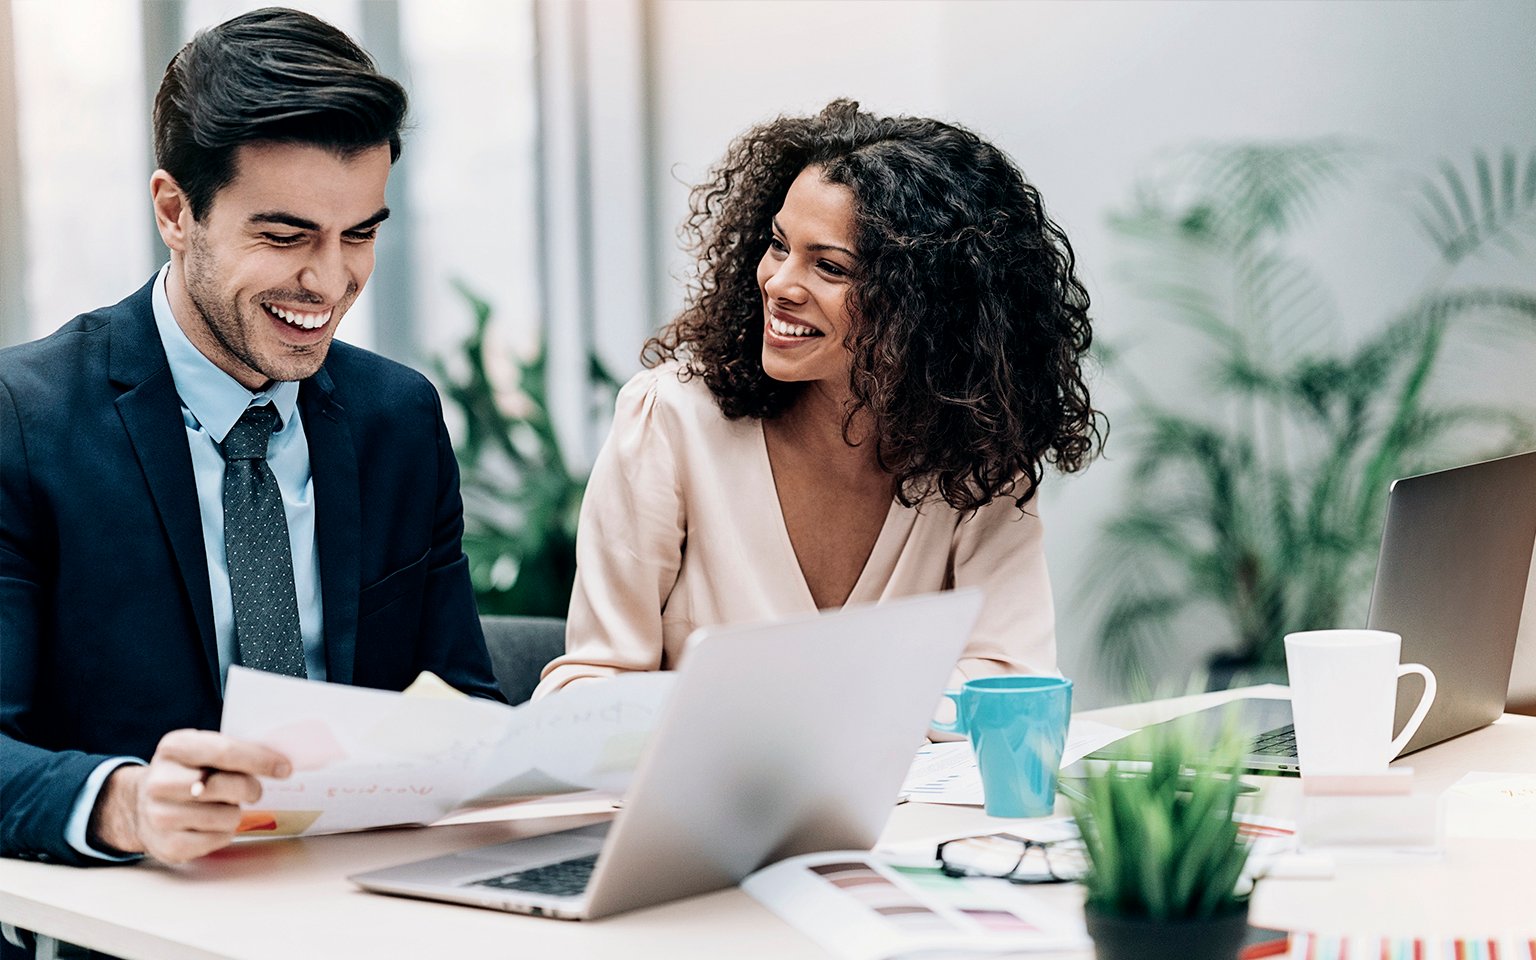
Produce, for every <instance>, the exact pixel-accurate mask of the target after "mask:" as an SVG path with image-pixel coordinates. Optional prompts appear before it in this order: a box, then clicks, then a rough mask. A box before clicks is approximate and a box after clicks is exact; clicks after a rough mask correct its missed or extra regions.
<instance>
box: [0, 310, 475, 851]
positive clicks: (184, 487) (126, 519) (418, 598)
mask: <svg viewBox="0 0 1536 960" xmlns="http://www.w3.org/2000/svg"><path fill="white" fill-rule="evenodd" d="M150 289H151V287H150V285H145V287H144V288H143V289H141V290H140V291H139V292H138V293H135V294H134V295H133V296H131V297H129V298H128V299H126V300H124V301H122V302H121V303H119V304H117V305H116V306H112V307H108V308H105V309H102V310H97V311H94V312H92V313H88V314H84V315H82V316H80V317H76V318H75V319H74V320H72V321H71V322H70V323H69V324H67V325H66V326H64V327H63V328H62V329H60V330H59V331H58V332H56V333H54V334H53V335H52V336H50V337H47V338H45V339H43V340H39V341H37V342H35V343H28V344H22V345H20V346H16V347H11V348H8V349H5V350H3V351H0V854H3V855H5V856H16V857H24V858H30V859H37V860H48V861H54V862H64V863H82V862H95V861H87V860H86V859H85V858H82V857H80V856H79V854H77V853H76V852H75V851H74V850H73V849H72V848H71V847H69V845H68V844H67V843H66V842H65V840H64V829H65V825H66V822H67V820H68V817H69V815H70V812H71V810H72V808H73V805H74V802H75V799H76V796H77V794H78V793H79V791H80V789H81V787H82V786H83V785H84V782H85V780H86V778H87V776H88V775H89V774H90V772H91V770H92V769H93V768H95V766H96V765H97V764H98V763H99V762H100V761H101V760H103V759H105V758H106V757H108V756H113V755H131V756H137V757H141V758H146V759H147V758H148V757H150V756H151V755H152V754H153V752H154V749H155V744H156V743H157V742H158V741H159V740H160V738H161V737H162V736H163V735H164V734H166V733H167V732H169V731H171V730H174V729H178V728H181V727H194V728H199V729H205V730H216V729H218V726H219V715H220V711H221V707H222V702H223V701H222V694H221V691H220V684H219V659H218V652H217V648H216V644H215V638H214V627H213V606H212V601H211V599H210V596H209V587H208V564H207V559H206V554H205V550H204V545H203V534H202V521H201V517H200V514H199V512H198V503H197V489H196V484H195V482H194V480H193V474H192V458H191V453H190V451H189V449H188V446H187V437H186V431H185V427H184V426H183V424H182V414H181V407H180V400H179V398H178V397H177V395H176V388H175V385H174V383H173V382H172V379H171V371H170V367H169V366H168V365H167V363H166V359H165V351H164V349H163V347H162V346H161V344H160V338H159V335H158V333H157V332H156V329H155V323H154V316H153V312H152V310H151V306H150ZM299 410H300V416H302V417H303V421H304V432H305V434H306V435H307V437H308V440H309V457H310V467H311V473H312V475H313V477H314V496H315V539H316V546H317V549H318V554H319V564H320V593H321V600H322V606H323V608H324V635H325V659H326V670H327V673H328V676H329V679H330V680H331V681H333V682H337V683H350V684H356V685H358V686H366V687H378V688H382V689H391V690H400V689H403V688H404V687H405V686H406V685H407V684H409V683H410V682H411V680H413V679H414V678H415V677H416V675H417V673H418V672H420V671H422V670H431V671H434V672H435V673H437V674H438V675H439V676H441V677H442V678H443V679H444V680H446V681H448V682H449V683H450V684H452V685H453V686H455V687H457V688H459V689H460V690H464V691H466V692H468V693H472V694H476V695H479V696H485V697H493V698H497V699H499V698H500V694H499V693H498V692H497V687H496V683H495V679H494V677H493V676H492V673H491V666H490V660H489V658H488V656H487V655H486V651H485V640H484V637H483V635H482V633H481V631H480V621H479V618H478V616H477V614H476V611H475V605H474V596H473V593H472V590H471V588H470V582H469V570H468V563H467V561H466V560H465V558H464V554H463V550H462V548H461V545H460V535H461V533H462V531H463V517H462V504H461V501H460V497H459V475H458V468H457V466H456V464H455V462H454V456H453V451H452V448H451V447H450V445H449V440H448V434H447V431H446V429H445V428H444V426H443V418H442V408H441V404H440V402H439V400H438V396H437V392H436V391H435V390H434V389H433V388H432V386H431V384H429V383H428V382H427V380H426V378H424V377H422V376H421V375H420V374H418V373H416V372H414V371H412V370H410V369H408V368H406V367H403V366H401V365H399V364H397V363H393V362H391V361H389V360H386V359H384V358H382V357H379V356H376V355H374V354H371V353H368V352H367V351H364V350H359V349H357V348H355V347H351V346H348V345H346V344H343V343H335V344H333V345H332V347H331V351H330V355H329V356H328V357H327V359H326V361H325V365H324V366H323V367H322V368H321V370H320V371H319V372H318V373H316V374H315V375H314V376H313V377H310V378H309V379H308V380H305V381H304V382H303V383H302V384H301V386H300V389H299Z"/></svg>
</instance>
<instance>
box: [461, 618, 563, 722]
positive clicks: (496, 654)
mask: <svg viewBox="0 0 1536 960" xmlns="http://www.w3.org/2000/svg"><path fill="white" fill-rule="evenodd" d="M480 626H481V627H482V628H483V629H484V630H485V648H486V650H487V651H489V652H490V655H491V669H492V670H493V671H495V673H496V682H497V684H499V685H500V686H501V692H502V695H503V696H505V697H506V698H507V702H508V703H510V704H512V705H513V706H516V705H517V704H519V703H523V702H525V701H526V700H527V699H528V698H529V697H531V696H533V688H534V687H536V686H538V685H539V673H540V671H542V670H543V669H544V665H545V664H547V663H549V661H551V660H553V659H555V658H556V657H558V656H560V654H562V653H564V652H565V621H564V620H561V619H560V618H559V617H506V616H482V617H481V618H480Z"/></svg>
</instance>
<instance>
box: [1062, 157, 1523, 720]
mask: <svg viewBox="0 0 1536 960" xmlns="http://www.w3.org/2000/svg"><path fill="white" fill-rule="evenodd" d="M1177 160H1178V162H1175V163H1170V164H1169V166H1168V168H1167V170H1166V171H1163V172H1164V173H1165V174H1166V175H1163V176H1158V177H1155V178H1149V179H1148V180H1146V181H1145V182H1143V183H1142V184H1140V185H1139V187H1138V189H1137V193H1136V199H1135V201H1134V202H1133V203H1132V205H1131V206H1130V207H1129V209H1126V210H1123V211H1122V212H1120V213H1118V214H1117V215H1116V216H1115V217H1114V218H1113V220H1112V225H1113V227H1114V228H1115V230H1116V232H1117V233H1119V234H1120V235H1121V236H1122V237H1123V238H1125V240H1126V241H1127V246H1126V248H1125V249H1126V252H1127V254H1128V255H1127V256H1126V257H1124V259H1122V260H1121V262H1120V263H1119V267H1120V275H1121V277H1122V278H1123V280H1124V281H1125V282H1126V283H1127V285H1128V286H1129V288H1130V289H1131V290H1132V291H1133V292H1135V293H1136V294H1137V295H1138V298H1139V299H1140V300H1141V302H1142V303H1144V304H1145V305H1146V318H1147V319H1148V320H1153V321H1156V322H1157V324H1156V326H1151V325H1145V326H1141V327H1140V328H1139V329H1140V330H1141V331H1143V332H1139V333H1138V334H1136V335H1137V336H1143V337H1155V338H1156V339H1157V340H1158V341H1166V340H1168V339H1170V338H1180V337H1182V338H1184V339H1185V341H1186V342H1187V343H1188V344H1189V347H1188V349H1187V351H1186V353H1187V356H1189V357H1190V358H1191V360H1190V363H1191V364H1192V368H1191V369H1189V370H1187V371H1173V370H1169V369H1166V365H1163V366H1159V367H1158V368H1157V369H1156V370H1154V371H1151V377H1149V378H1148V379H1146V380H1145V381H1143V380H1140V379H1138V378H1137V377H1136V376H1135V375H1134V370H1133V367H1134V364H1133V363H1132V362H1130V361H1132V360H1133V358H1134V354H1135V352H1136V349H1137V344H1136V343H1134V342H1132V341H1131V340H1130V339H1128V338H1126V339H1122V340H1121V341H1119V342H1117V343H1116V344H1115V345H1114V349H1113V350H1111V351H1108V352H1106V353H1105V354H1104V358H1105V362H1106V367H1107V368H1108V369H1110V370H1111V371H1112V372H1113V373H1114V374H1116V380H1118V381H1119V384H1120V385H1121V386H1122V387H1124V388H1126V389H1127V391H1128V393H1129V398H1130V400H1131V402H1132V403H1133V411H1134V412H1133V413H1132V414H1131V415H1129V416H1128V417H1127V418H1125V425H1126V427H1127V434H1126V435H1127V437H1128V438H1129V444H1130V457H1129V463H1130V467H1131V473H1132V482H1133V483H1134V485H1135V494H1134V495H1131V496H1127V497H1126V498H1125V504H1126V506H1124V507H1123V508H1122V509H1121V510H1119V511H1117V513H1116V514H1115V515H1114V516H1113V517H1111V518H1110V520H1109V521H1108V523H1107V524H1106V526H1105V527H1104V529H1103V532H1102V536H1101V538H1100V541H1099V544H1098V546H1097V548H1096V551H1095V559H1094V561H1093V565H1092V570H1091V573H1090V576H1088V577H1085V578H1084V580H1083V581H1082V583H1083V586H1082V588H1081V590H1080V591H1079V596H1080V601H1079V602H1080V603H1082V604H1083V606H1084V608H1085V609H1088V610H1093V611H1094V613H1095V617H1096V619H1097V621H1098V622H1097V626H1096V630H1095V632H1096V633H1097V634H1098V641H1099V651H1100V655H1101V658H1102V662H1103V664H1104V666H1105V668H1106V672H1107V673H1108V674H1109V675H1110V676H1111V677H1112V678H1113V679H1115V680H1117V681H1118V682H1119V683H1120V685H1121V686H1122V688H1124V689H1126V690H1128V691H1131V692H1140V691H1142V690H1146V689H1150V688H1152V687H1155V686H1157V685H1158V682H1159V680H1160V677H1159V676H1158V675H1157V674H1158V673H1159V672H1161V669H1162V668H1164V667H1166V666H1168V665H1169V661H1168V660H1167V659H1166V651H1168V650H1171V649H1174V648H1175V647H1176V645H1177V640H1178V638H1179V637H1180V636H1181V635H1187V634H1188V633H1190V632H1192V631H1198V632H1213V633H1217V634H1219V635H1220V640H1221V641H1223V642H1220V643H1219V646H1220V648H1222V653H1221V654H1220V655H1218V656H1217V657H1216V658H1214V659H1213V660H1212V664H1211V667H1212V670H1211V672H1212V676H1211V678H1210V685H1211V686H1212V687H1221V686H1227V685H1231V684H1234V683H1239V682H1254V681H1263V680H1272V679H1276V678H1277V676H1278V677H1283V671H1284V663H1285V658H1284V649H1283V647H1282V645H1281V638H1283V637H1284V636H1285V635H1286V634H1287V633H1290V632H1294V631H1297V630H1305V629H1315V628H1321V627H1334V626H1339V625H1340V624H1346V623H1351V622H1357V621H1363V620H1364V613H1365V610H1364V606H1365V601H1366V598H1367V597H1368V595H1369V591H1370V583H1371V576H1372V572H1373V570H1374V568H1375V560H1376V551H1377V546H1378V544H1379V542H1380V537H1381V523H1382V519H1383V516H1384V513H1385V507H1386V493H1387V489H1388V486H1389V484H1390V483H1391V481H1393V480H1395V479H1397V478H1398V477H1404V476H1409V475H1412V474H1415V473H1423V472H1426V471H1429V470H1435V469H1441V468H1444V467H1447V466H1452V465H1454V464H1456V463H1464V462H1469V461H1473V460H1480V459H1486V458H1488V457H1491V456H1497V455H1502V454H1505V453H1511V452H1515V451H1517V450H1521V449H1528V448H1529V447H1530V446H1532V445H1533V443H1536V431H1533V426H1536V424H1533V418H1532V413H1533V408H1532V406H1531V404H1530V402H1529V398H1528V397H1522V396H1520V395H1518V394H1516V395H1511V396H1510V397H1508V398H1507V399H1501V400H1499V401H1498V402H1497V403H1495V404H1481V403H1471V402H1466V401H1465V400H1462V399H1460V398H1459V397H1458V396H1457V394H1456V391H1455V390H1454V389H1452V387H1453V386H1454V385H1456V384H1457V383H1458V382H1459V380H1458V378H1457V377H1455V376H1450V377H1448V376H1447V375H1446V372H1445V368H1446V367H1447V365H1448V364H1461V365H1465V364H1467V363H1468V362H1470V361H1474V360H1476V359H1478V358H1480V357H1482V356H1484V354H1481V353H1479V352H1478V351H1480V350H1482V351H1500V352H1507V351H1509V350H1511V349H1514V348H1516V347H1519V348H1521V349H1530V346H1531V344H1532V343H1533V340H1532V338H1531V337H1530V334H1531V333H1532V332H1536V289H1533V288H1531V287H1530V286H1529V285H1528V284H1524V285H1518V284H1517V285H1510V286H1503V285H1490V284H1489V283H1487V282H1481V281H1480V278H1481V277H1484V276H1486V275H1487V274H1486V272H1483V273H1476V272H1469V271H1462V270H1460V269H1458V268H1459V267H1461V266H1462V265H1464V264H1470V263H1471V261H1472V260H1474V259H1477V258H1478V256H1479V255H1480V254H1499V255H1503V256H1509V255H1510V254H1513V255H1514V257H1515V258H1516V259H1515V261H1514V262H1518V258H1519V257H1520V256H1521V254H1522V252H1523V251H1525V250H1526V249H1527V248H1528V245H1529V242H1530V240H1529V234H1530V233H1531V231H1532V229H1533V228H1536V151H1533V152H1531V153H1530V154H1528V155H1527V156H1524V157H1522V156H1519V155H1517V154H1516V153H1515V152H1514V151H1507V152H1505V153H1504V154H1503V155H1502V156H1500V157H1490V156H1488V155H1486V154H1477V155H1475V156H1474V158H1473V163H1472V165H1471V167H1472V169H1471V173H1470V175H1466V176H1464V175H1463V174H1462V173H1460V172H1458V169H1457V168H1456V167H1455V166H1453V165H1451V164H1449V163H1446V164H1443V165H1442V169H1441V171H1440V173H1439V175H1438V176H1437V177H1435V178H1432V179H1431V178H1425V179H1423V180H1422V181H1421V184H1420V189H1419V190H1418V191H1417V193H1416V194H1414V195H1413V196H1412V197H1411V198H1410V202H1409V203H1408V204H1405V206H1407V207H1408V208H1409V209H1408V211H1407V212H1408V213H1409V215H1410V217H1411V218H1412V220H1413V221H1414V222H1416V223H1417V224H1418V225H1419V226H1420V227H1421V228H1422V233H1423V235H1424V238H1425V240H1426V241H1428V243H1427V246H1428V248H1429V249H1428V250H1426V258H1425V259H1426V261H1428V262H1432V263H1434V264H1435V267H1434V268H1432V269H1430V270H1428V271H1427V272H1426V274H1425V276H1424V279H1423V281H1422V284H1421V285H1420V286H1419V287H1418V289H1417V290H1415V291H1412V292H1411V293H1410V294H1408V295H1407V296H1406V297H1405V298H1404V301H1403V302H1402V303H1400V304H1391V305H1388V312H1387V313H1386V315H1385V317H1384V319H1383V322H1382V323H1381V324H1380V326H1379V327H1378V328H1377V329H1376V332H1375V333H1372V334H1370V335H1369V336H1367V337H1366V338H1364V339H1363V340H1361V341H1359V342H1356V343H1353V344H1351V343H1347V342H1345V337H1344V333H1343V330H1344V327H1343V324H1342V323H1341V322H1340V316H1339V309H1340V303H1341V302H1342V301H1341V298H1340V297H1338V296H1336V295H1335V294H1334V292H1333V291H1331V290H1330V289H1328V286H1327V284H1326V283H1325V282H1324V281H1323V279H1322V278H1321V276H1320V275H1319V274H1318V272H1317V271H1316V270H1315V269H1314V268H1313V266H1312V265H1311V263H1310V262H1309V260H1308V258H1307V256H1306V253H1307V243H1308V241H1307V240H1306V239H1305V237H1304V236H1303V237H1298V236H1297V234H1298V233H1300V232H1301V230H1302V228H1303V227H1304V226H1305V225H1306V224H1307V222H1308V220H1309V219H1310V217H1311V215H1312V214H1313V213H1314V212H1315V211H1316V210H1318V209H1321V208H1324V207H1326V206H1328V205H1330V204H1331V203H1332V201H1333V199H1334V196H1335V194H1336V192H1338V191H1340V190H1341V189H1343V188H1344V187H1346V185H1350V184H1351V181H1353V180H1356V179H1357V178H1356V172H1357V168H1359V167H1360V166H1362V164H1363V163H1364V162H1365V160H1366V157H1365V156H1363V151H1360V150H1359V149H1357V148H1354V147H1352V146H1349V145H1346V144H1343V143H1341V142H1338V141H1333V140H1317V141H1303V142H1298V143H1276V144H1252V143H1237V144H1219V145H1214V146H1210V147H1207V148H1204V149H1201V150H1198V151H1194V152H1192V153H1190V154H1185V155H1181V156H1180V157H1178V158H1177ZM1364 255H1365V253H1364V252H1362V254H1361V256H1364ZM1501 266H1503V267H1506V268H1507V267H1508V262H1506V263H1504V264H1501ZM1181 374H1182V375H1181ZM1461 379H1464V378H1461ZM1192 381H1193V383H1194V384H1196V385H1198V387H1199V389H1192V388H1191V386H1192ZM1211 646H1216V645H1211ZM1234 674H1235V676H1234Z"/></svg>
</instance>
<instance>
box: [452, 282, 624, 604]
mask: <svg viewBox="0 0 1536 960" xmlns="http://www.w3.org/2000/svg"><path fill="white" fill-rule="evenodd" d="M455 286H456V287H457V289H458V291H459V294H460V295H461V296H463V297H464V299H465V301H466V302H468V304H469V306H470V309H471V310H473V311H474V316H475V325H474V328H473V330H472V331H471V332H470V334H469V336H468V337H467V338H466V339H465V340H464V342H463V343H462V344H461V345H460V347H459V356H458V357H456V358H454V363H453V365H452V367H450V364H449V362H447V361H446V360H445V359H444V358H441V357H439V358H437V359H436V360H435V362H434V367H435V370H436V374H437V381H438V384H439V385H440V386H441V388H442V391H443V395H444V396H445V397H446V398H447V400H448V402H449V403H450V404H452V405H453V407H455V408H457V410H458V413H459V419H460V421H461V422H460V424H459V426H460V428H461V429H460V431H459V436H458V437H457V438H456V440H455V443H454V450H455V452H456V454H457V456H458V461H459V472H460V475H461V483H460V487H461V490H462V492H463V496H464V554H465V556H466V557H468V558H469V573H470V579H471V581H472V582H473V584H474V588H475V600H476V603H477V604H478V606H479V609H480V612H481V613H483V614H516V615H522V616H548V617H564V616H565V613H566V609H567V608H568V607H569V606H570V601H571V588H572V585H573V583H574V582H575V578H576V518H577V514H578V512H579V511H580V509H581V498H582V494H583V493H585V492H586V486H587V477H586V474H585V473H584V472H579V471H576V470H573V469H572V468H571V466H570V460H569V459H568V458H567V457H566V455H565V452H564V451H563V450H562V449H561V446H560V439H559V436H558V435H557V434H556V432H555V425H554V419H553V417H552V416H551V414H550V407H549V390H548V383H547V380H548V377H547V366H546V354H545V351H544V348H543V346H542V345H540V347H539V350H538V352H537V353H536V354H535V355H534V356H533V357H531V358H523V357H519V356H517V355H515V354H512V353H508V358H509V360H510V363H511V366H512V367H513V370H512V373H513V374H514V376H515V384H499V383H497V382H496V379H495V378H494V377H493V376H492V374H491V369H490V368H491V364H490V363H489V362H488V352H489V351H491V350H494V349H495V347H493V346H492V345H491V344H489V343H488V341H487V334H488V333H489V331H490V322H491V312H492V311H491V305H490V304H489V303H487V302H486V301H485V300H484V299H482V298H481V297H479V296H477V295H475V293H474V292H473V291H471V290H470V289H469V287H468V286H466V285H464V284H462V283H458V284H456V285H455ZM587 386H588V388H589V389H590V391H591V393H592V397H593V406H594V408H595V409H602V410H611V409H612V407H613V400H614V396H615V395H616V394H617V393H618V389H619V386H620V384H619V382H618V381H617V380H616V379H615V378H614V377H613V376H612V374H610V373H609V372H608V371H607V369H605V368H604V367H603V364H602V362H601V361H600V360H598V358H597V356H596V355H595V354H590V355H589V356H588V358H587Z"/></svg>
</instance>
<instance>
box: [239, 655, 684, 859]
mask: <svg viewBox="0 0 1536 960" xmlns="http://www.w3.org/2000/svg"><path fill="white" fill-rule="evenodd" d="M675 678H676V674H673V673H668V672H655V673H637V674H633V675H627V676H622V677H615V678H613V679H611V680H607V681H604V682H603V683H586V684H576V685H574V686H572V687H571V688H569V689H567V690H563V691H561V692H560V694H559V695H558V696H553V697H549V698H546V699H544V700H540V701H538V702H537V703H528V704H523V705H522V706H518V707H508V706H507V705H505V704H501V703H494V702H492V701H489V700H477V699H471V698H468V697H441V696H427V697H423V696H408V695H404V694H400V693H393V692H389V691H383V690H369V689H365V688H362V687H352V686H345V685H342V684H333V683H315V682H312V681H308V680H299V679H295V678H292V677H282V676H278V675H276V674H271V673H265V672H263V671H259V670H249V669H245V668H243V667H231V668H230V671H229V682H228V685H227V688H226V691H225V699H224V718H223V722H222V725H221V730H222V732H224V733H225V734H228V735H229V736H231V737H235V738H237V739H241V740H252V741H255V742H257V743H262V744H265V745H267V746H269V747H271V748H273V749H274V750H277V751H279V752H281V753H283V754H285V755H286V756H287V757H288V758H289V759H290V760H291V761H292V762H293V769H294V772H293V775H292V776H291V777H289V778H288V779H286V780H267V779H263V780H262V797H261V800H260V801H259V802H258V803H257V804H255V805H254V806H253V807H251V808H248V809H247V810H246V811H245V813H244V816H243V818H242V822H241V827H240V831H241V833H242V834H245V835H251V836H267V837H272V836H299V835H310V834H317V833H338V832H342V831H348V830H365V829H369V828H372V827H383V826H394V825H405V824H427V823H433V822H435V821H437V820H439V819H442V818H443V817H445V816H446V815H448V814H449V813H450V812H452V811H454V810H457V809H460V808H462V807H467V806H477V807H478V806H491V805H494V804H498V803H505V802H507V801H509V800H514V799H517V798H520V797H535V796H550V795H553V794H567V793H575V792H577V791H583V790H601V791H610V792H613V793H622V792H623V791H624V789H625V788H626V787H627V786H628V785H629V781H630V778H631V776H632V775H633V774H634V771H635V767H636V765H637V764H638V763H639V760H640V754H641V751H642V750H643V749H644V747H645V744H646V740H647V739H648V738H649V736H650V733H651V730H652V729H653V728H654V727H655V725H656V722H657V720H658V719H659V717H660V714H661V708H662V705H663V704H664V702H665V700H666V697H667V694H668V693H669V692H670V691H671V689H672V683H673V681H674V680H675Z"/></svg>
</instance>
